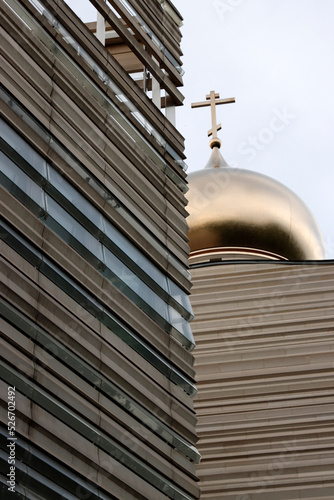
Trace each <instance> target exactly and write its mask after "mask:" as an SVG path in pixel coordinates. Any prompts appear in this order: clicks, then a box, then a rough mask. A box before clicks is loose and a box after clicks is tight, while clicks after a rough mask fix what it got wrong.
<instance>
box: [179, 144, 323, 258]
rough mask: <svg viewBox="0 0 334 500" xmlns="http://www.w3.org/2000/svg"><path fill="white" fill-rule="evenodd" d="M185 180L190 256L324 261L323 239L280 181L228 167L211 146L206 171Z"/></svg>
mask: <svg viewBox="0 0 334 500" xmlns="http://www.w3.org/2000/svg"><path fill="white" fill-rule="evenodd" d="M188 181H189V191H188V193H187V198H188V207H187V210H188V212H189V217H188V219H187V221H188V224H189V232H188V237H189V246H190V251H191V256H196V255H199V254H202V253H205V254H208V253H209V254H212V253H215V254H218V253H221V254H223V256H224V255H231V256H232V257H228V258H233V256H234V258H249V257H250V256H257V258H272V259H282V260H321V259H324V243H323V238H322V235H321V232H320V230H319V227H318V225H317V223H316V221H315V219H314V217H313V215H312V214H311V212H310V211H309V209H308V207H307V206H306V205H305V203H304V202H303V201H302V200H301V199H300V198H299V197H298V196H297V195H296V194H294V193H293V192H292V191H291V190H290V189H288V188H287V187H286V186H284V185H283V184H281V183H280V182H277V181H275V180H274V179H271V178H270V177H268V176H266V175H263V174H260V173H256V172H252V171H250V170H245V169H241V168H231V167H229V166H228V165H227V164H226V162H225V161H224V159H223V158H222V156H221V154H220V151H219V148H218V147H213V150H212V154H211V157H210V160H209V162H208V164H207V165H206V167H205V168H204V169H203V170H199V171H197V172H193V173H191V174H189V176H188ZM236 256H237V257H236Z"/></svg>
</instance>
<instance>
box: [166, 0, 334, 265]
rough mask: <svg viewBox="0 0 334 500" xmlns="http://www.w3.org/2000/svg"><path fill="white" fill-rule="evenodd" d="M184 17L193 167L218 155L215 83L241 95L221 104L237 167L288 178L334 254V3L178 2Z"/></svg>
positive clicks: (226, 143)
mask: <svg viewBox="0 0 334 500" xmlns="http://www.w3.org/2000/svg"><path fill="white" fill-rule="evenodd" d="M174 4H175V6H176V7H177V8H178V9H179V11H180V12H181V13H182V15H183V17H184V26H183V27H182V33H183V41H182V50H183V53H184V56H183V63H184V69H185V71H186V73H185V76H184V88H183V93H184V95H185V106H184V107H183V108H182V109H181V108H180V109H179V110H178V113H177V126H178V128H180V130H181V132H182V133H183V135H184V136H185V138H186V154H187V163H188V166H189V168H188V172H192V171H193V170H197V169H200V168H203V166H204V165H205V163H206V162H207V160H208V157H209V154H210V150H209V148H208V138H207V131H208V130H209V129H210V128H211V118H210V112H209V108H200V109H191V108H190V104H191V102H196V101H202V100H205V95H206V94H208V93H209V91H210V90H215V91H217V92H219V93H220V97H235V98H236V103H235V104H227V105H222V106H219V107H217V121H218V122H221V123H222V130H221V131H220V132H219V136H220V138H221V139H222V141H223V145H222V149H221V151H222V154H223V156H224V158H225V159H226V161H227V162H228V163H229V164H230V165H232V166H233V165H235V166H239V167H242V168H247V169H251V170H255V171H258V172H261V173H264V174H266V175H269V176H271V177H274V178H275V179H277V180H279V181H280V182H282V183H283V184H285V185H286V186H288V187H289V188H290V189H292V190H293V191H294V192H295V193H297V194H298V195H299V196H300V197H301V198H302V199H303V200H304V202H305V203H306V204H307V205H308V206H309V208H310V209H311V211H312V212H313V214H314V216H315V217H316V219H317V221H318V224H319V226H320V228H321V230H322V233H323V235H324V240H325V245H326V249H327V258H334V225H333V213H334V196H333V182H334V98H333V92H334V1H333V0H174Z"/></svg>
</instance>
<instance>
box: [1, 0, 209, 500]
mask: <svg viewBox="0 0 334 500" xmlns="http://www.w3.org/2000/svg"><path fill="white" fill-rule="evenodd" d="M91 4H93V5H94V6H95V7H96V9H97V12H98V18H97V23H92V24H90V25H85V24H83V23H82V22H81V21H80V20H79V18H78V17H77V16H76V15H75V14H74V12H72V10H71V9H70V8H69V7H68V6H67V4H66V3H65V2H63V1H62V0H41V1H40V0H6V1H4V0H1V2H0V9H1V12H0V17H1V43H0V50H1V64H0V71H1V87H0V93H1V100H0V103H1V117H0V119H1V122H0V130H1V142H0V144H1V162H0V164H1V214H2V218H1V225H2V227H1V274H2V288H1V317H2V329H1V351H0V357H1V361H0V378H1V435H2V436H1V476H0V477H1V498H4V499H5V498H6V499H7V498H15V499H16V498H18V499H29V500H30V499H31V500H37V499H38V500H41V499H45V500H46V499H48V500H49V499H65V498H66V499H71V500H72V499H88V498H89V499H92V500H93V499H103V500H107V499H108V500H109V499H122V500H123V499H124V500H131V499H142V500H148V499H152V500H160V499H161V500H163V499H167V498H172V499H175V500H195V499H198V498H199V488H198V483H197V478H196V468H195V466H196V464H197V463H198V462H199V458H200V456H199V453H198V451H197V449H196V447H195V445H196V440H197V437H196V431H195V424H196V417H195V414H194V410H193V397H194V395H195V394H196V388H195V385H194V381H195V373H194V369H193V355H192V353H191V351H192V349H193V348H194V339H193V336H192V332H191V329H190V326H189V321H191V319H192V318H193V313H192V309H191V305H190V301H189V296H188V295H189V290H190V274H189V271H188V245H187V239H186V236H185V234H186V230H187V224H186V220H185V217H186V215H187V213H186V211H185V204H186V199H185V192H186V191H187V183H186V174H185V164H184V153H183V151H184V141H183V137H182V136H181V134H180V133H179V132H178V130H177V129H176V128H175V126H174V110H175V107H176V106H178V105H180V104H182V100H183V96H182V94H181V93H180V91H179V87H180V86H181V84H182V68H181V62H180V55H181V51H180V40H181V35H180V29H179V27H180V23H181V17H180V14H179V13H178V12H177V10H176V9H175V8H174V7H173V5H172V3H171V2H169V1H168V0H165V1H157V0H136V1H133V0H110V1H109V0H108V2H104V1H103V0H92V1H91Z"/></svg>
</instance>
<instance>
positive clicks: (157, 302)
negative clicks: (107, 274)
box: [104, 248, 168, 320]
mask: <svg viewBox="0 0 334 500" xmlns="http://www.w3.org/2000/svg"><path fill="white" fill-rule="evenodd" d="M104 252H105V263H106V266H107V267H108V268H109V269H110V270H111V271H112V272H113V273H114V274H116V276H118V277H119V278H120V279H121V280H122V281H123V282H124V283H125V284H126V285H127V286H128V287H129V288H131V290H133V291H134V292H135V293H136V294H137V295H138V297H140V298H141V299H142V300H143V301H144V302H146V303H147V304H149V305H150V306H151V307H152V308H153V309H154V310H155V311H157V312H158V313H159V314H160V316H162V317H163V318H164V319H166V320H168V307H167V304H166V303H165V302H164V301H163V300H162V299H161V298H160V297H159V296H158V295H157V294H156V293H154V292H153V290H151V289H150V288H149V287H148V286H147V285H146V284H145V283H144V282H143V281H142V280H141V279H140V278H139V277H138V276H136V274H135V273H134V272H132V271H131V270H130V269H129V268H128V267H127V266H126V265H125V264H123V262H121V261H120V260H119V259H118V258H117V257H116V256H115V255H114V254H113V253H111V252H110V250H108V248H104Z"/></svg>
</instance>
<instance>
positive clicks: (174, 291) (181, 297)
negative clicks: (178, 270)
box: [168, 278, 194, 319]
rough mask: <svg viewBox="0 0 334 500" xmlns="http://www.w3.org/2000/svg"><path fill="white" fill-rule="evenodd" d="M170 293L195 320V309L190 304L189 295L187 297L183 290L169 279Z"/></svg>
mask: <svg viewBox="0 0 334 500" xmlns="http://www.w3.org/2000/svg"><path fill="white" fill-rule="evenodd" d="M168 292H169V294H170V295H171V296H172V297H173V299H175V300H176V302H178V303H179V304H181V305H182V306H183V307H184V309H185V310H186V311H188V313H189V314H190V316H191V318H192V319H193V318H194V313H193V309H192V307H191V304H190V299H189V295H187V294H186V293H185V292H184V291H183V290H181V288H180V287H179V286H178V285H177V284H176V283H174V281H172V280H171V279H169V278H168Z"/></svg>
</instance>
